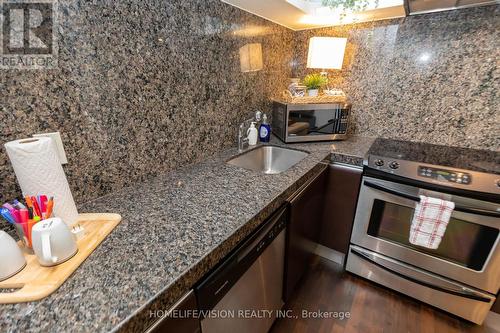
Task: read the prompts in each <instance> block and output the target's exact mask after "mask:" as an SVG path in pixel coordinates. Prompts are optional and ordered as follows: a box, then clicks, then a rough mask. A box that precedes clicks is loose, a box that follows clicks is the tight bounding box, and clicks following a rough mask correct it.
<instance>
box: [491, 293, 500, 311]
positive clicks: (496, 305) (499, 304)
mask: <svg viewBox="0 0 500 333" xmlns="http://www.w3.org/2000/svg"><path fill="white" fill-rule="evenodd" d="M499 296H500V295H497V300H496V302H495V303H493V307H492V308H491V311H493V312H496V313H500V300H499V299H498V297H499Z"/></svg>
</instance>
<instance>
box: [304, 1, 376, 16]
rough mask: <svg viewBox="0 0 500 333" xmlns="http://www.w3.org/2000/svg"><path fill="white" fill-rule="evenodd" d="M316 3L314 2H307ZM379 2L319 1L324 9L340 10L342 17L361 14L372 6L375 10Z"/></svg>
mask: <svg viewBox="0 0 500 333" xmlns="http://www.w3.org/2000/svg"><path fill="white" fill-rule="evenodd" d="M309 1H312V2H316V0H309ZM378 2H379V0H375V1H373V0H321V4H322V5H323V6H325V7H330V8H331V9H340V10H341V11H343V12H344V13H343V14H344V15H345V14H346V12H349V11H351V12H361V11H363V10H365V9H366V8H367V7H368V6H370V5H374V6H375V8H377V7H378Z"/></svg>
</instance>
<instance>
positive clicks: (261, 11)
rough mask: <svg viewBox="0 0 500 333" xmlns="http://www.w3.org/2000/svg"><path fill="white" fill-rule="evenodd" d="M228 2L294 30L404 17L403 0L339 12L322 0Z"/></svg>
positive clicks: (380, 2)
mask: <svg viewBox="0 0 500 333" xmlns="http://www.w3.org/2000/svg"><path fill="white" fill-rule="evenodd" d="M222 1H223V2H225V3H228V4H230V5H233V6H235V7H238V8H240V9H243V10H245V11H247V12H250V13H253V14H255V15H257V16H260V17H263V18H265V19H267V20H269V21H272V22H275V23H278V24H280V25H283V26H285V27H287V28H290V29H292V30H304V29H312V28H319V27H325V26H332V25H340V24H347V23H353V22H366V21H373V20H381V19H388V18H395V17H404V16H405V10H404V6H403V0H378V3H379V5H378V7H377V8H376V9H375V8H374V7H375V6H372V7H373V8H370V6H369V7H368V8H367V10H365V11H363V12H359V13H349V14H347V15H345V16H344V17H343V18H340V13H339V12H335V11H332V10H331V9H330V8H327V7H324V6H322V5H321V0H312V1H310V0H309V1H308V0H222Z"/></svg>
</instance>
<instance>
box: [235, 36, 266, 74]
mask: <svg viewBox="0 0 500 333" xmlns="http://www.w3.org/2000/svg"><path fill="white" fill-rule="evenodd" d="M240 66H241V71H242V72H255V71H259V70H261V69H262V68H263V67H264V65H263V62H262V45H261V44H260V43H251V44H245V45H243V46H242V47H240Z"/></svg>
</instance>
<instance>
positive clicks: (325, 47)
mask: <svg viewBox="0 0 500 333" xmlns="http://www.w3.org/2000/svg"><path fill="white" fill-rule="evenodd" d="M346 45H347V38H338V37H311V39H309V52H308V54H307V68H319V69H321V70H322V72H321V75H323V76H325V77H326V78H328V72H326V71H325V70H326V69H342V63H343V62H344V53H345V47H346ZM325 93H326V94H327V95H339V94H343V92H342V91H341V90H339V89H332V88H331V86H330V85H328V89H327V90H325Z"/></svg>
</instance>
